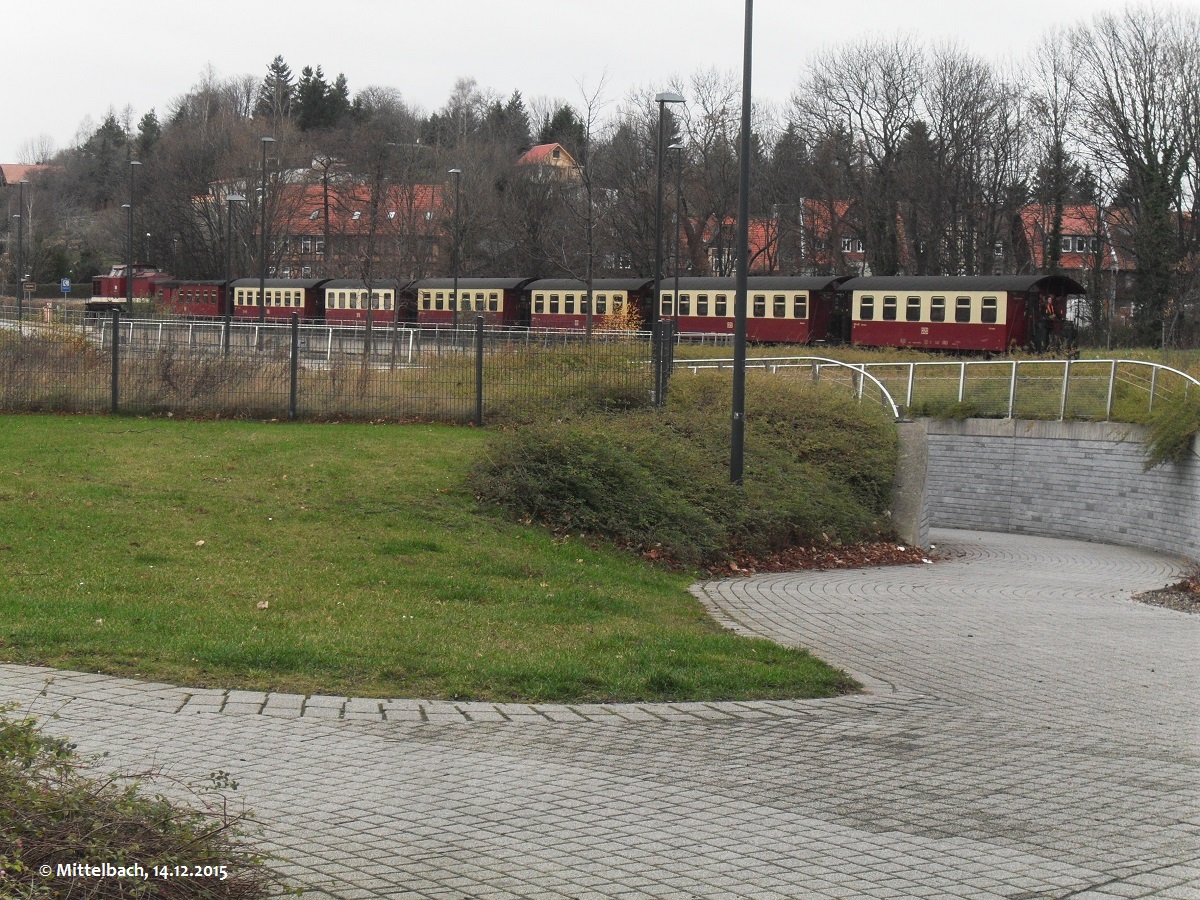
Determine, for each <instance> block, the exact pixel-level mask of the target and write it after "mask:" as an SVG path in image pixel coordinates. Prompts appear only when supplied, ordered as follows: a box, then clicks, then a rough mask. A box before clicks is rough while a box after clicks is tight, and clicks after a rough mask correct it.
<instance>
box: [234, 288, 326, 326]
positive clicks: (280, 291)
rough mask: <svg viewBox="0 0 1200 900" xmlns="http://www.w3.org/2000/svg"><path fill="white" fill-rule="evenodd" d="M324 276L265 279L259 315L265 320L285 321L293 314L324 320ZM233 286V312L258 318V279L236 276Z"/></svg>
mask: <svg viewBox="0 0 1200 900" xmlns="http://www.w3.org/2000/svg"><path fill="white" fill-rule="evenodd" d="M328 281H329V279H327V278H268V279H266V280H265V282H264V283H263V288H262V292H263V293H264V294H265V295H266V300H265V303H264V304H263V306H262V309H263V310H264V312H263V313H262V317H263V318H265V319H266V320H267V321H275V322H287V321H290V320H291V318H292V314H293V313H295V314H296V315H298V316H299V317H300V320H301V321H302V322H315V321H320V320H323V319H324V313H325V310H324V300H325V298H324V297H323V296H322V294H321V288H322V287H323V286H324V285H325V284H326V283H327V282H328ZM230 288H232V289H233V315H234V316H235V317H237V318H245V319H251V318H253V319H256V318H258V317H259V315H260V313H259V308H260V306H259V279H257V278H239V279H238V280H237V281H234V282H233V283H232V284H230Z"/></svg>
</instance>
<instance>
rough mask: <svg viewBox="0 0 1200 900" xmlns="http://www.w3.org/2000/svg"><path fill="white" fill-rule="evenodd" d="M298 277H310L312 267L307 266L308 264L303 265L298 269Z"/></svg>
mask: <svg viewBox="0 0 1200 900" xmlns="http://www.w3.org/2000/svg"><path fill="white" fill-rule="evenodd" d="M300 277H301V278H312V269H311V268H309V267H308V266H304V267H303V268H301V269H300Z"/></svg>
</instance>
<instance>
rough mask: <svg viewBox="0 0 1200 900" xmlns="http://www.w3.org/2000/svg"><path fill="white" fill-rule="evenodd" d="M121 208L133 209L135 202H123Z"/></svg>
mask: <svg viewBox="0 0 1200 900" xmlns="http://www.w3.org/2000/svg"><path fill="white" fill-rule="evenodd" d="M121 209H133V204H131V203H122V204H121Z"/></svg>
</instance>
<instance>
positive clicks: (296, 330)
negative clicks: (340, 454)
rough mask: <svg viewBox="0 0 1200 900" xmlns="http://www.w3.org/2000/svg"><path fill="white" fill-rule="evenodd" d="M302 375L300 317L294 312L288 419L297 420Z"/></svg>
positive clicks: (290, 420)
mask: <svg viewBox="0 0 1200 900" xmlns="http://www.w3.org/2000/svg"><path fill="white" fill-rule="evenodd" d="M299 375H300V317H299V316H298V315H296V313H292V373H291V376H292V377H291V387H290V390H289V391H288V421H289V422H294V421H296V384H297V381H298V380H299Z"/></svg>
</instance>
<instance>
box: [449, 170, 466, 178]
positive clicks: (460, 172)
mask: <svg viewBox="0 0 1200 900" xmlns="http://www.w3.org/2000/svg"><path fill="white" fill-rule="evenodd" d="M447 174H449V175H454V176H456V177H457V176H459V175H461V174H462V169H451V170H450V171H449V172H448V173H447Z"/></svg>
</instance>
